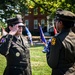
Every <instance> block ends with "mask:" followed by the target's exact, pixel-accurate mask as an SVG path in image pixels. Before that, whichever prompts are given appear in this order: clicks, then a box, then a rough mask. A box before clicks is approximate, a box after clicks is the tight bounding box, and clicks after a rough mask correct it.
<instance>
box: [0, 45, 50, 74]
mask: <svg viewBox="0 0 75 75" xmlns="http://www.w3.org/2000/svg"><path fill="white" fill-rule="evenodd" d="M42 50H43V46H34V47H31V48H30V56H31V67H32V75H51V69H50V68H49V66H48V65H47V62H46V54H45V53H42ZM5 66H6V60H5V57H3V56H2V55H0V75H3V74H2V73H3V71H4V68H5Z"/></svg>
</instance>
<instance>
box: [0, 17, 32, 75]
mask: <svg viewBox="0 0 75 75" xmlns="http://www.w3.org/2000/svg"><path fill="white" fill-rule="evenodd" d="M6 22H7V24H8V27H7V29H6V31H7V32H8V33H7V34H6V35H5V36H3V37H2V38H1V39H0V53H1V54H2V55H4V56H5V57H6V60H7V66H6V68H5V71H4V74H3V75H32V73H31V64H30V52H29V49H28V48H29V44H28V41H27V39H26V38H25V36H23V35H22V30H23V27H24V24H23V23H22V19H21V18H20V17H14V18H12V19H9V20H7V21H6Z"/></svg>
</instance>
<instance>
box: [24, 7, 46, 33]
mask: <svg viewBox="0 0 75 75" xmlns="http://www.w3.org/2000/svg"><path fill="white" fill-rule="evenodd" d="M42 19H43V20H45V24H44V26H45V25H46V24H47V14H43V15H42V14H41V13H40V8H38V14H37V15H34V9H29V14H28V15H25V17H24V21H26V20H29V24H28V28H29V30H30V31H31V32H39V26H38V28H37V29H35V28H34V20H37V21H38V23H40V24H41V20H42Z"/></svg>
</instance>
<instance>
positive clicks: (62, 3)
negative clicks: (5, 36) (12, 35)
mask: <svg viewBox="0 0 75 75" xmlns="http://www.w3.org/2000/svg"><path fill="white" fill-rule="evenodd" d="M36 7H40V8H41V12H46V13H47V14H50V15H51V16H52V15H54V13H55V11H56V10H57V9H58V8H62V9H66V10H70V11H72V12H74V13H75V0H0V10H3V12H4V14H0V17H2V18H5V19H7V18H9V17H11V16H15V14H17V13H20V14H21V15H23V16H24V14H25V9H28V8H36Z"/></svg>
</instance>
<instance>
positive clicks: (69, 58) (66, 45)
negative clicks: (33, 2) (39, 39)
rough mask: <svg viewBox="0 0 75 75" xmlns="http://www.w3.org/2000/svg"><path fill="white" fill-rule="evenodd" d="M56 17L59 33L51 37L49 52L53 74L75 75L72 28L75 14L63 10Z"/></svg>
mask: <svg viewBox="0 0 75 75" xmlns="http://www.w3.org/2000/svg"><path fill="white" fill-rule="evenodd" d="M55 18H56V29H57V31H58V32H59V33H58V34H57V35H55V36H53V38H52V39H51V45H50V52H49V53H47V63H48V65H49V66H50V67H51V68H52V74H51V75H75V33H74V32H73V31H72V29H71V28H72V27H73V26H74V22H75V14H74V13H72V12H70V11H66V10H61V11H57V13H56V17H55Z"/></svg>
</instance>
